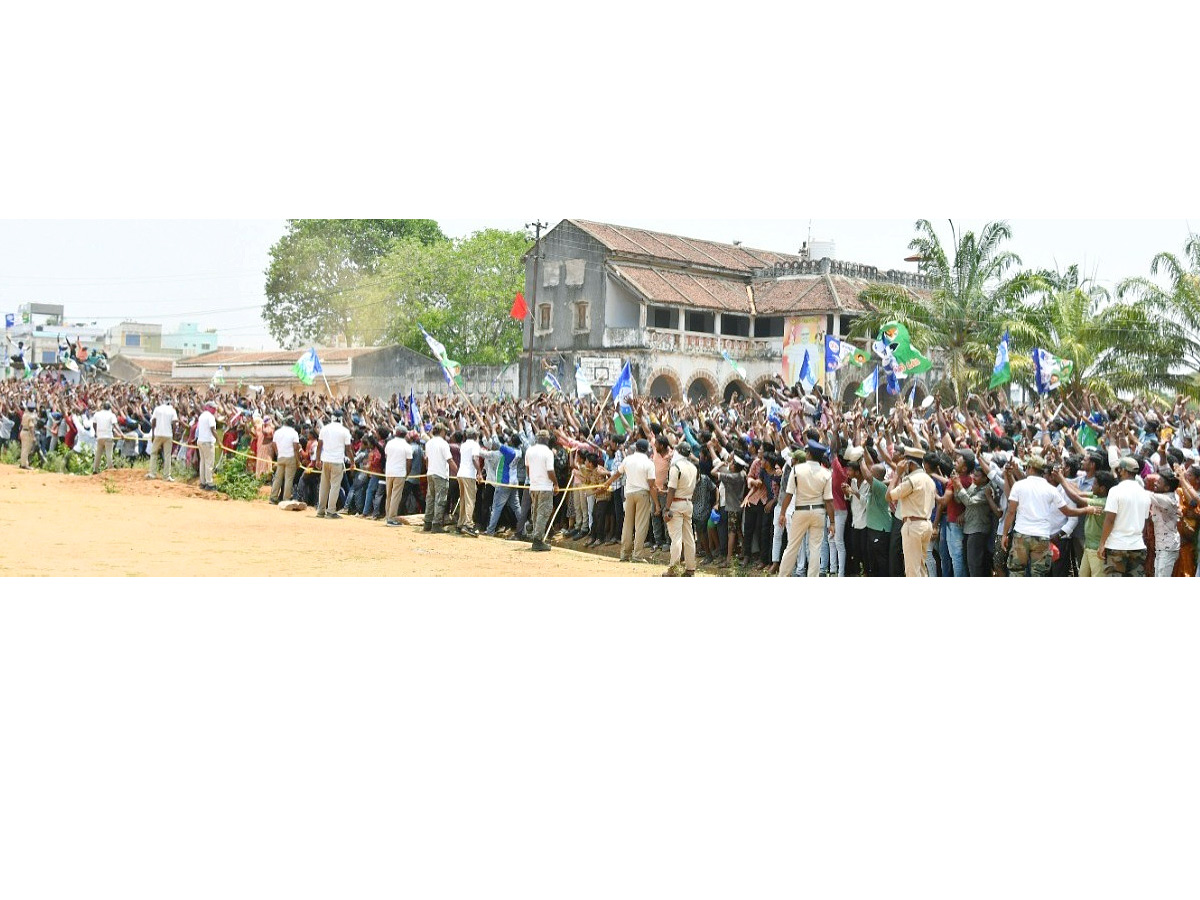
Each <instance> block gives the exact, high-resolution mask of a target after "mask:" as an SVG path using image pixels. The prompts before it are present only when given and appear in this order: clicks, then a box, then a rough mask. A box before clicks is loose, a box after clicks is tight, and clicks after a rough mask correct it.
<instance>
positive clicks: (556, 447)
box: [0, 374, 1200, 577]
mask: <svg viewBox="0 0 1200 900" xmlns="http://www.w3.org/2000/svg"><path fill="white" fill-rule="evenodd" d="M767 393H768V394H769V395H770V396H768V397H765V398H758V397H755V398H735V399H733V400H732V401H729V402H724V403H716V404H713V403H684V402H679V401H670V400H660V399H649V398H646V399H638V398H633V399H632V400H631V401H629V402H630V408H629V411H628V414H627V415H626V416H623V417H620V418H618V417H616V416H615V415H614V413H615V412H616V410H615V409H614V407H613V405H612V403H611V402H608V398H604V399H603V400H601V399H592V398H586V399H582V400H575V399H568V398H565V397H563V396H562V395H554V396H547V395H541V396H539V397H537V398H534V399H531V400H519V399H515V398H496V397H488V396H481V397H473V398H471V399H468V398H467V397H466V396H464V395H462V394H451V395H443V396H434V395H429V396H425V397H423V398H416V406H417V407H418V409H417V410H416V413H417V415H415V416H414V415H413V412H414V410H413V409H412V406H411V405H410V403H409V398H408V397H407V396H403V395H399V394H397V395H393V396H392V397H389V398H373V397H369V396H363V397H351V398H338V399H336V400H333V399H331V398H329V397H328V396H324V395H322V394H321V393H318V392H315V391H311V392H308V393H304V394H299V395H295V396H292V395H290V394H289V395H285V394H282V393H275V392H273V391H270V390H263V389H261V388H258V389H244V388H242V389H239V390H236V391H234V390H227V389H224V388H216V387H210V388H209V389H196V388H191V387H174V386H172V387H165V386H155V387H145V386H141V387H139V386H135V385H131V384H121V383H119V384H114V385H107V386H105V385H99V384H94V383H85V384H81V385H71V384H67V383H64V382H63V381H62V380H60V379H56V377H55V376H53V375H52V374H42V375H39V376H38V377H37V378H35V379H31V380H21V381H7V382H3V383H0V450H3V451H4V456H5V458H8V456H9V455H10V454H9V452H8V447H9V444H10V443H17V444H18V445H19V448H20V449H19V457H18V464H19V465H20V466H22V467H29V466H34V465H38V464H40V462H41V461H44V460H45V459H47V458H49V457H50V456H51V454H54V453H55V452H56V451H57V452H65V453H79V454H83V455H84V456H85V458H86V456H90V457H91V459H92V472H93V473H97V472H99V471H101V470H103V469H105V468H109V467H111V466H113V465H122V464H132V463H134V462H136V461H138V460H145V459H147V458H149V461H150V465H149V469H148V471H147V473H146V477H147V478H159V477H162V478H167V479H173V473H186V475H187V476H188V477H192V476H198V477H199V481H200V486H201V487H202V488H203V489H206V490H212V489H214V479H215V472H216V471H217V469H218V467H220V468H221V470H232V469H233V468H235V467H244V468H245V471H247V472H248V473H249V474H251V475H254V476H256V477H259V478H260V479H263V481H264V482H265V481H267V480H268V479H269V480H270V483H271V494H270V502H271V503H276V504H277V503H280V502H288V501H293V502H294V501H299V502H303V503H305V504H308V505H309V506H312V507H315V515H316V516H317V517H319V518H322V519H339V518H342V517H345V516H361V517H363V518H367V519H373V520H376V521H379V522H382V523H384V524H386V525H388V526H392V527H397V526H400V525H401V524H402V520H401V517H402V516H410V515H414V514H417V515H422V516H423V528H424V530H426V531H429V532H436V533H454V534H456V535H459V536H463V537H471V538H473V537H477V536H478V535H480V534H485V535H492V536H496V535H503V536H507V537H508V538H509V539H510V540H525V541H529V542H530V543H531V549H532V550H535V551H539V552H545V551H547V550H549V549H550V548H551V543H550V542H551V540H552V538H553V537H554V535H556V534H558V535H559V536H560V538H561V539H564V540H567V541H570V542H572V543H574V544H575V545H576V546H578V547H580V548H584V549H586V548H596V547H599V546H601V545H611V546H614V547H619V553H620V558H621V560H622V561H628V562H632V563H638V562H651V561H652V560H653V559H654V556H655V554H662V556H661V557H659V559H658V562H659V564H663V563H667V570H666V572H665V573H664V574H666V575H670V576H677V575H682V576H689V575H692V574H694V573H695V571H696V570H697V568H698V567H711V568H712V569H714V570H725V571H728V572H737V573H739V574H744V573H749V572H758V573H763V574H772V575H776V574H777V575H781V576H790V575H793V574H801V575H803V574H807V575H808V576H810V577H816V576H829V577H859V576H874V577H888V576H891V577H897V576H905V575H908V576H913V577H928V576H932V577H962V576H968V575H969V576H975V577H980V576H998V577H1004V576H1008V577H1022V576H1035V577H1037V576H1054V577H1069V576H1075V575H1078V576H1083V577H1095V576H1109V577H1113V576H1138V575H1154V576H1158V577H1166V576H1171V575H1175V576H1187V577H1192V576H1196V575H1197V525H1198V520H1200V502H1198V496H1197V489H1198V488H1200V467H1198V466H1197V462H1198V457H1197V451H1196V439H1197V434H1196V431H1197V422H1196V415H1195V413H1194V412H1192V411H1191V410H1189V409H1188V408H1187V405H1186V403H1185V402H1184V400H1183V398H1178V399H1177V400H1176V401H1175V402H1174V403H1172V404H1171V405H1170V406H1167V405H1165V404H1164V403H1163V402H1161V401H1154V400H1150V399H1144V400H1133V401H1128V402H1117V403H1112V404H1102V403H1100V402H1099V401H1098V399H1097V398H1096V397H1095V396H1094V395H1092V394H1091V393H1088V392H1084V394H1083V396H1082V397H1081V398H1079V399H1078V400H1077V402H1074V403H1073V402H1068V401H1065V400H1064V401H1060V400H1059V399H1058V398H1056V397H1054V396H1053V395H1052V396H1051V398H1050V399H1049V400H1043V401H1042V402H1039V403H1030V404H1013V403H1011V402H1010V401H1009V400H1008V398H1007V397H1006V396H1005V395H1004V394H1003V392H998V393H992V394H989V395H987V396H975V395H971V396H970V397H968V399H967V401H966V402H965V403H964V404H962V405H961V406H957V407H954V406H942V405H940V404H938V403H936V402H933V403H923V404H920V405H917V406H913V405H911V404H909V403H905V402H903V400H902V399H901V400H900V401H898V402H897V403H896V404H895V405H894V407H893V408H892V409H891V410H890V411H889V412H887V413H881V412H880V411H879V410H878V409H877V407H876V404H875V402H874V400H873V399H870V398H867V399H863V400H858V401H856V402H855V403H854V404H853V405H843V404H839V403H835V402H831V401H830V400H829V399H828V398H827V397H826V396H825V395H824V394H823V393H822V391H821V390H820V388H816V389H814V390H812V391H805V390H804V389H803V388H802V387H800V386H796V387H786V386H785V385H784V384H783V383H782V382H781V381H780V382H778V383H776V384H775V385H772V386H770V387H769V388H768V389H767Z"/></svg>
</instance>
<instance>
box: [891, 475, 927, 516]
mask: <svg viewBox="0 0 1200 900" xmlns="http://www.w3.org/2000/svg"><path fill="white" fill-rule="evenodd" d="M888 496H889V498H890V499H892V500H896V501H899V502H897V504H896V515H898V516H899V517H900V518H901V519H908V518H918V519H928V518H930V517H931V516H932V515H933V505H934V504H935V503H936V502H937V486H936V485H934V483H933V479H932V478H930V477H929V475H928V473H927V472H925V471H923V470H917V471H916V472H912V473H910V474H908V475H905V476H904V477H903V478H902V479H900V483H899V484H898V485H896V487H895V488H893V489H892V491H890V492H889V495H888Z"/></svg>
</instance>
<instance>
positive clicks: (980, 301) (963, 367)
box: [855, 219, 1042, 402]
mask: <svg viewBox="0 0 1200 900" xmlns="http://www.w3.org/2000/svg"><path fill="white" fill-rule="evenodd" d="M916 231H917V234H916V236H915V237H914V238H913V239H912V241H911V242H910V243H909V245H908V246H909V248H910V249H911V250H914V251H916V255H917V257H918V258H919V259H920V260H921V267H922V272H923V274H924V275H925V276H926V277H927V278H928V279H929V280H930V282H932V285H933V287H932V290H931V291H930V292H928V293H925V292H916V291H911V290H909V289H907V288H904V287H901V286H899V285H890V284H880V285H872V286H871V287H869V288H867V289H866V290H865V291H864V292H863V295H862V297H863V299H864V300H865V301H866V302H867V303H869V304H870V305H871V306H872V307H874V309H875V310H876V311H875V313H873V314H872V315H868V316H864V317H863V318H862V319H860V320H859V321H858V322H857V323H856V326H855V332H856V333H857V334H858V335H859V336H866V337H872V338H873V337H874V336H875V335H876V334H877V333H878V330H879V326H880V325H881V324H883V323H884V322H887V321H889V320H892V319H897V320H899V321H902V322H904V323H905V324H906V325H907V326H908V329H909V334H910V335H911V336H912V340H913V345H914V346H916V347H919V348H921V349H922V350H929V351H932V355H933V356H934V357H935V359H936V361H938V362H940V363H941V364H942V365H943V367H944V369H945V372H946V380H947V383H948V385H949V387H950V389H951V392H952V394H953V399H954V401H955V402H962V400H963V398H965V396H966V395H967V393H968V391H970V390H972V389H975V388H980V387H983V386H984V385H986V382H987V380H988V377H989V375H990V373H991V369H992V363H993V362H994V360H995V354H996V344H997V343H998V342H999V340H1000V337H1001V335H1003V334H1004V330H1005V328H1006V327H1007V326H1008V325H1009V324H1010V323H1011V322H1013V321H1015V320H1016V316H1017V314H1018V313H1019V312H1020V310H1021V309H1022V305H1021V304H1022V300H1023V299H1024V298H1025V297H1027V296H1029V295H1030V294H1031V293H1032V292H1033V291H1034V290H1036V289H1038V288H1039V287H1041V286H1042V285H1041V283H1040V282H1039V281H1038V280H1037V276H1035V275H1033V274H1031V273H1027V272H1021V271H1018V270H1019V269H1020V266H1021V258H1020V257H1019V256H1017V255H1016V254H1015V253H1013V252H1012V251H1010V250H1005V249H1003V245H1004V243H1005V242H1006V241H1010V240H1012V229H1011V228H1010V227H1009V225H1008V223H1007V222H989V223H988V224H987V225H985V226H984V227H983V229H982V230H981V231H980V232H979V235H978V236H976V235H975V233H974V232H972V231H965V232H963V233H962V234H961V235H960V234H958V232H957V230H956V229H955V227H954V223H953V222H951V223H950V232H951V235H952V238H953V241H954V243H953V247H952V249H953V252H954V257H953V259H951V258H950V257H949V256H948V255H947V253H946V248H945V247H944V246H943V245H942V240H941V238H940V237H939V236H938V234H937V232H936V231H935V230H934V228H933V225H932V224H931V223H930V222H929V220H928V219H920V220H918V221H917V223H916Z"/></svg>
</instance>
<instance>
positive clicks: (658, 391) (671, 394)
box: [648, 372, 682, 400]
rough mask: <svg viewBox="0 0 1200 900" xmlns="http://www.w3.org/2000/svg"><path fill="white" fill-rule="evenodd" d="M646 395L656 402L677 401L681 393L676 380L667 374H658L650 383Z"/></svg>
mask: <svg viewBox="0 0 1200 900" xmlns="http://www.w3.org/2000/svg"><path fill="white" fill-rule="evenodd" d="M648 393H649V394H650V396H651V397H654V398H655V399H657V400H678V399H679V398H680V396H681V394H682V391H681V390H680V388H679V379H678V378H676V377H675V376H674V375H673V374H671V373H669V372H660V373H659V374H658V375H657V376H656V377H655V378H653V379H652V380H651V381H650V389H649V391H648Z"/></svg>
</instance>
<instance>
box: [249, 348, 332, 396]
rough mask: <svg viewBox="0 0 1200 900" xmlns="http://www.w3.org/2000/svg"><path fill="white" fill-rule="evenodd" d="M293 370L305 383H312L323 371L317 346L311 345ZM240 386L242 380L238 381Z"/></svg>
mask: <svg viewBox="0 0 1200 900" xmlns="http://www.w3.org/2000/svg"><path fill="white" fill-rule="evenodd" d="M292 371H293V372H295V373H296V377H297V378H299V379H300V380H301V381H302V382H304V383H305V384H312V383H313V382H314V381H316V380H317V376H318V375H320V374H321V373H322V371H323V370H322V368H321V360H320V359H319V358H318V357H317V351H316V348H313V347H310V348H309V349H308V351H307V352H305V354H304V355H303V356H301V357H300V358H299V359H298V360H296V364H295V365H294V366H292ZM238 385H239V387H240V386H241V382H238Z"/></svg>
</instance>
